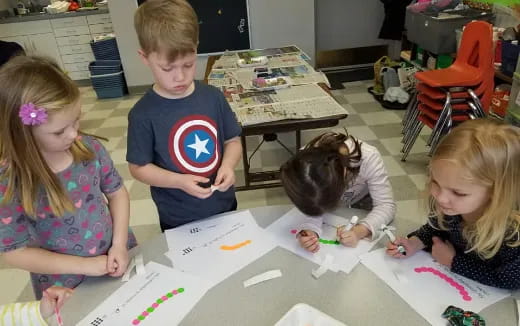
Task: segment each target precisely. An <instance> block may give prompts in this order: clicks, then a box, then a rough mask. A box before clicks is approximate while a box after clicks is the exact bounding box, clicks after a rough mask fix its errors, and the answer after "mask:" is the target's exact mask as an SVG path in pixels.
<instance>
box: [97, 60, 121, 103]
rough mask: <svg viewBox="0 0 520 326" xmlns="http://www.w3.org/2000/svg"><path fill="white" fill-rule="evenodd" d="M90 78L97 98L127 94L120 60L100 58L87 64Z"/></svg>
mask: <svg viewBox="0 0 520 326" xmlns="http://www.w3.org/2000/svg"><path fill="white" fill-rule="evenodd" d="M89 70H90V80H91V82H92V87H93V88H94V91H95V92H96V95H97V97H98V98H114V97H121V96H124V95H125V94H128V87H127V86H126V80H125V75H124V72H123V67H122V66H121V61H110V60H101V61H94V62H91V63H90V64H89Z"/></svg>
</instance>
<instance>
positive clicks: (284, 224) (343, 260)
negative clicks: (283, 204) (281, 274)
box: [266, 208, 377, 273]
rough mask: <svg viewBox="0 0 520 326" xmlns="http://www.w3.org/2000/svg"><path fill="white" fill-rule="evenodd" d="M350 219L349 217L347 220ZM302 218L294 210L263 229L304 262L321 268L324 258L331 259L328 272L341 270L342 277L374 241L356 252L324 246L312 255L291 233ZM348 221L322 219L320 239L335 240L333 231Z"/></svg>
mask: <svg viewBox="0 0 520 326" xmlns="http://www.w3.org/2000/svg"><path fill="white" fill-rule="evenodd" d="M349 218H350V217H349ZM304 220H305V216H304V215H303V214H302V213H301V212H300V211H299V210H298V209H296V208H294V209H292V210H290V211H289V212H287V214H285V215H284V216H282V217H280V218H279V219H278V220H277V221H275V222H273V223H272V224H271V225H269V226H268V227H267V228H266V231H268V232H269V233H271V234H272V235H273V237H274V239H275V241H277V242H278V244H279V245H280V246H281V247H283V248H285V249H287V250H289V251H292V252H293V253H295V254H297V255H298V256H301V257H303V258H306V259H308V260H310V261H312V262H314V263H316V264H321V263H322V262H323V261H324V258H325V256H326V255H327V254H330V255H332V256H333V257H334V263H333V264H332V266H331V267H330V270H332V271H335V272H337V271H338V270H342V271H344V272H345V273H350V271H351V270H352V269H353V268H354V267H355V266H356V264H357V263H358V262H359V258H358V256H359V255H361V254H364V253H367V252H368V251H369V250H370V249H371V248H372V247H373V246H374V245H375V244H376V243H377V241H368V240H365V239H362V240H360V241H359V243H358V246H357V247H356V248H348V247H345V246H343V245H341V244H325V243H320V250H319V251H318V252H317V253H315V254H313V253H310V252H308V251H306V250H305V249H303V248H301V247H300V244H299V243H298V240H297V239H296V235H295V234H294V232H295V231H296V229H297V228H298V227H299V226H300V225H301V224H302V223H303V221H304ZM348 221H349V220H348V219H346V218H343V217H339V216H336V215H332V214H325V215H324V216H323V222H324V223H323V225H322V230H323V232H322V234H321V238H322V239H326V240H335V239H336V228H337V227H338V226H341V225H346V224H348Z"/></svg>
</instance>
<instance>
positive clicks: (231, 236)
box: [165, 211, 276, 283]
mask: <svg viewBox="0 0 520 326" xmlns="http://www.w3.org/2000/svg"><path fill="white" fill-rule="evenodd" d="M165 235H166V239H167V241H168V247H169V249H170V250H169V252H167V253H166V254H165V255H166V256H167V257H168V258H170V260H171V261H172V263H173V266H174V268H176V269H180V270H182V271H185V272H187V273H190V274H193V275H197V276H199V277H202V278H204V279H208V280H211V281H212V282H214V283H218V282H221V281H222V280H224V279H225V278H227V277H229V276H230V275H232V274H233V273H235V272H237V271H238V270H240V269H242V268H243V267H245V266H247V265H248V264H249V263H251V262H253V261H255V260H256V259H258V258H259V257H261V256H263V255H264V254H266V253H267V252H269V251H270V250H271V249H273V248H274V247H275V246H276V244H275V243H274V241H273V240H272V238H271V237H270V235H269V234H268V233H267V232H265V230H264V229H262V228H260V227H259V226H258V225H257V224H256V221H255V219H254V218H253V216H252V215H251V213H250V212H249V211H242V212H238V213H233V214H229V215H226V216H222V217H218V218H214V219H209V220H204V221H200V222H193V223H190V224H186V225H183V226H180V227H178V228H175V229H171V230H168V231H166V232H165Z"/></svg>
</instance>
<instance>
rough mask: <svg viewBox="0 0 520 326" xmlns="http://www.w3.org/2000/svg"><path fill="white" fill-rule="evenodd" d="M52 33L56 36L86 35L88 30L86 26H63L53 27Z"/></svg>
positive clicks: (88, 32)
mask: <svg viewBox="0 0 520 326" xmlns="http://www.w3.org/2000/svg"><path fill="white" fill-rule="evenodd" d="M54 34H55V35H56V36H57V37H58V36H71V35H88V34H90V31H89V29H88V26H73V27H64V28H55V29H54Z"/></svg>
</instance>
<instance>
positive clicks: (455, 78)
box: [401, 21, 495, 161]
mask: <svg viewBox="0 0 520 326" xmlns="http://www.w3.org/2000/svg"><path fill="white" fill-rule="evenodd" d="M494 74H495V70H494V66H493V27H492V25H490V24H489V23H487V22H484V21H474V22H471V23H468V24H467V25H466V28H465V29H464V32H463V33H462V40H461V45H460V48H459V50H458V52H457V58H456V59H455V62H454V63H453V64H452V65H451V66H450V67H448V68H445V69H438V70H429V71H423V72H417V73H416V74H415V78H416V79H417V81H418V83H417V85H416V89H415V92H414V94H413V97H412V99H411V100H410V103H409V105H408V108H407V111H406V113H405V115H404V117H403V134H404V136H403V148H402V150H401V152H402V153H403V155H402V157H401V160H402V161H405V160H406V157H407V156H408V154H409V153H410V150H411V149H412V147H413V145H414V143H415V140H416V139H417V137H418V136H419V133H420V132H421V130H422V128H423V127H424V126H425V125H426V126H428V127H429V128H431V129H432V134H431V136H430V138H429V139H428V142H427V145H428V146H430V154H432V153H433V151H434V150H435V147H436V146H437V144H438V143H439V140H440V139H441V137H442V136H443V135H445V134H446V133H448V132H449V131H450V130H451V128H453V127H454V126H455V125H456V124H458V123H460V122H462V121H465V120H468V119H477V118H482V117H485V116H486V114H487V112H488V111H489V106H490V104H491V95H492V93H493V88H494V85H493V83H494Z"/></svg>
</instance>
